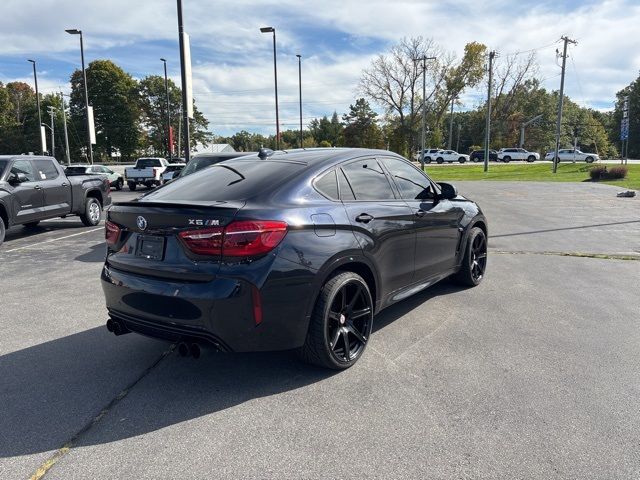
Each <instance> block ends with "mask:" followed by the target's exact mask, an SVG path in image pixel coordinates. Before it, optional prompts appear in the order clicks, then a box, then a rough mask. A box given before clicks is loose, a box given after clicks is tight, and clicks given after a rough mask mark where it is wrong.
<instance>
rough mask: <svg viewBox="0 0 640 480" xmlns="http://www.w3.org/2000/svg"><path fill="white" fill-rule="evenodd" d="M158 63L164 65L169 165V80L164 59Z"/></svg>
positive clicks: (170, 153) (170, 152)
mask: <svg viewBox="0 0 640 480" xmlns="http://www.w3.org/2000/svg"><path fill="white" fill-rule="evenodd" d="M160 61H162V63H164V94H165V97H166V99H165V100H166V109H167V115H166V120H167V155H168V156H169V163H171V160H172V158H171V156H172V153H173V152H172V151H171V150H172V149H173V148H172V147H173V145H171V113H170V112H169V80H168V78H167V61H166V60H165V59H164V58H161V59H160Z"/></svg>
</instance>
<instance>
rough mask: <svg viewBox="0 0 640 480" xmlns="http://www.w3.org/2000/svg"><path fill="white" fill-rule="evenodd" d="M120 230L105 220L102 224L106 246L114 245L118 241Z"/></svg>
mask: <svg viewBox="0 0 640 480" xmlns="http://www.w3.org/2000/svg"><path fill="white" fill-rule="evenodd" d="M121 231H122V230H121V229H120V227H119V226H118V225H116V224H115V223H113V222H110V221H109V220H107V221H106V222H104V238H105V240H106V241H107V245H115V244H116V243H118V240H119V239H120V232H121Z"/></svg>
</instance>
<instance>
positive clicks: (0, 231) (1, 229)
mask: <svg viewBox="0 0 640 480" xmlns="http://www.w3.org/2000/svg"><path fill="white" fill-rule="evenodd" d="M5 231H6V228H5V226H4V219H3V218H2V217H0V245H2V242H4V233H5Z"/></svg>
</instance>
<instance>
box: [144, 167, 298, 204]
mask: <svg viewBox="0 0 640 480" xmlns="http://www.w3.org/2000/svg"><path fill="white" fill-rule="evenodd" d="M195 160H196V159H194V160H191V161H192V162H193V161H195ZM189 165H191V163H189ZM187 168H189V167H187ZM302 168H304V166H303V165H300V164H296V163H291V162H277V161H269V162H265V161H262V160H260V161H246V160H235V161H234V160H229V161H227V162H225V163H223V164H222V163H220V164H218V165H213V166H212V167H211V168H207V169H206V171H203V172H201V173H199V174H198V175H192V176H189V177H188V178H184V177H181V178H179V179H178V180H176V181H175V182H171V183H169V184H167V185H166V186H165V187H163V188H161V189H159V190H156V191H153V192H151V193H149V194H148V195H145V196H144V197H143V198H142V199H140V201H141V202H190V201H212V202H214V201H234V200H245V199H247V198H249V197H252V196H254V195H257V194H259V193H260V192H261V191H262V190H265V189H267V188H274V187H275V186H276V185H278V184H280V183H281V182H283V181H285V180H286V179H288V178H289V177H291V176H292V175H295V174H297V173H298V172H299V171H300V169H302ZM185 170H186V169H185Z"/></svg>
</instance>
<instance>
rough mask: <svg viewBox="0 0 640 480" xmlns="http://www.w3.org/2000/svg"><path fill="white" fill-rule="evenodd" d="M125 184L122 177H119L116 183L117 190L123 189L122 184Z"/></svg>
mask: <svg viewBox="0 0 640 480" xmlns="http://www.w3.org/2000/svg"><path fill="white" fill-rule="evenodd" d="M123 185H124V182H123V181H122V179H121V178H119V179H118V180H117V181H116V184H115V187H116V190H117V191H120V190H122V186H123Z"/></svg>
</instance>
